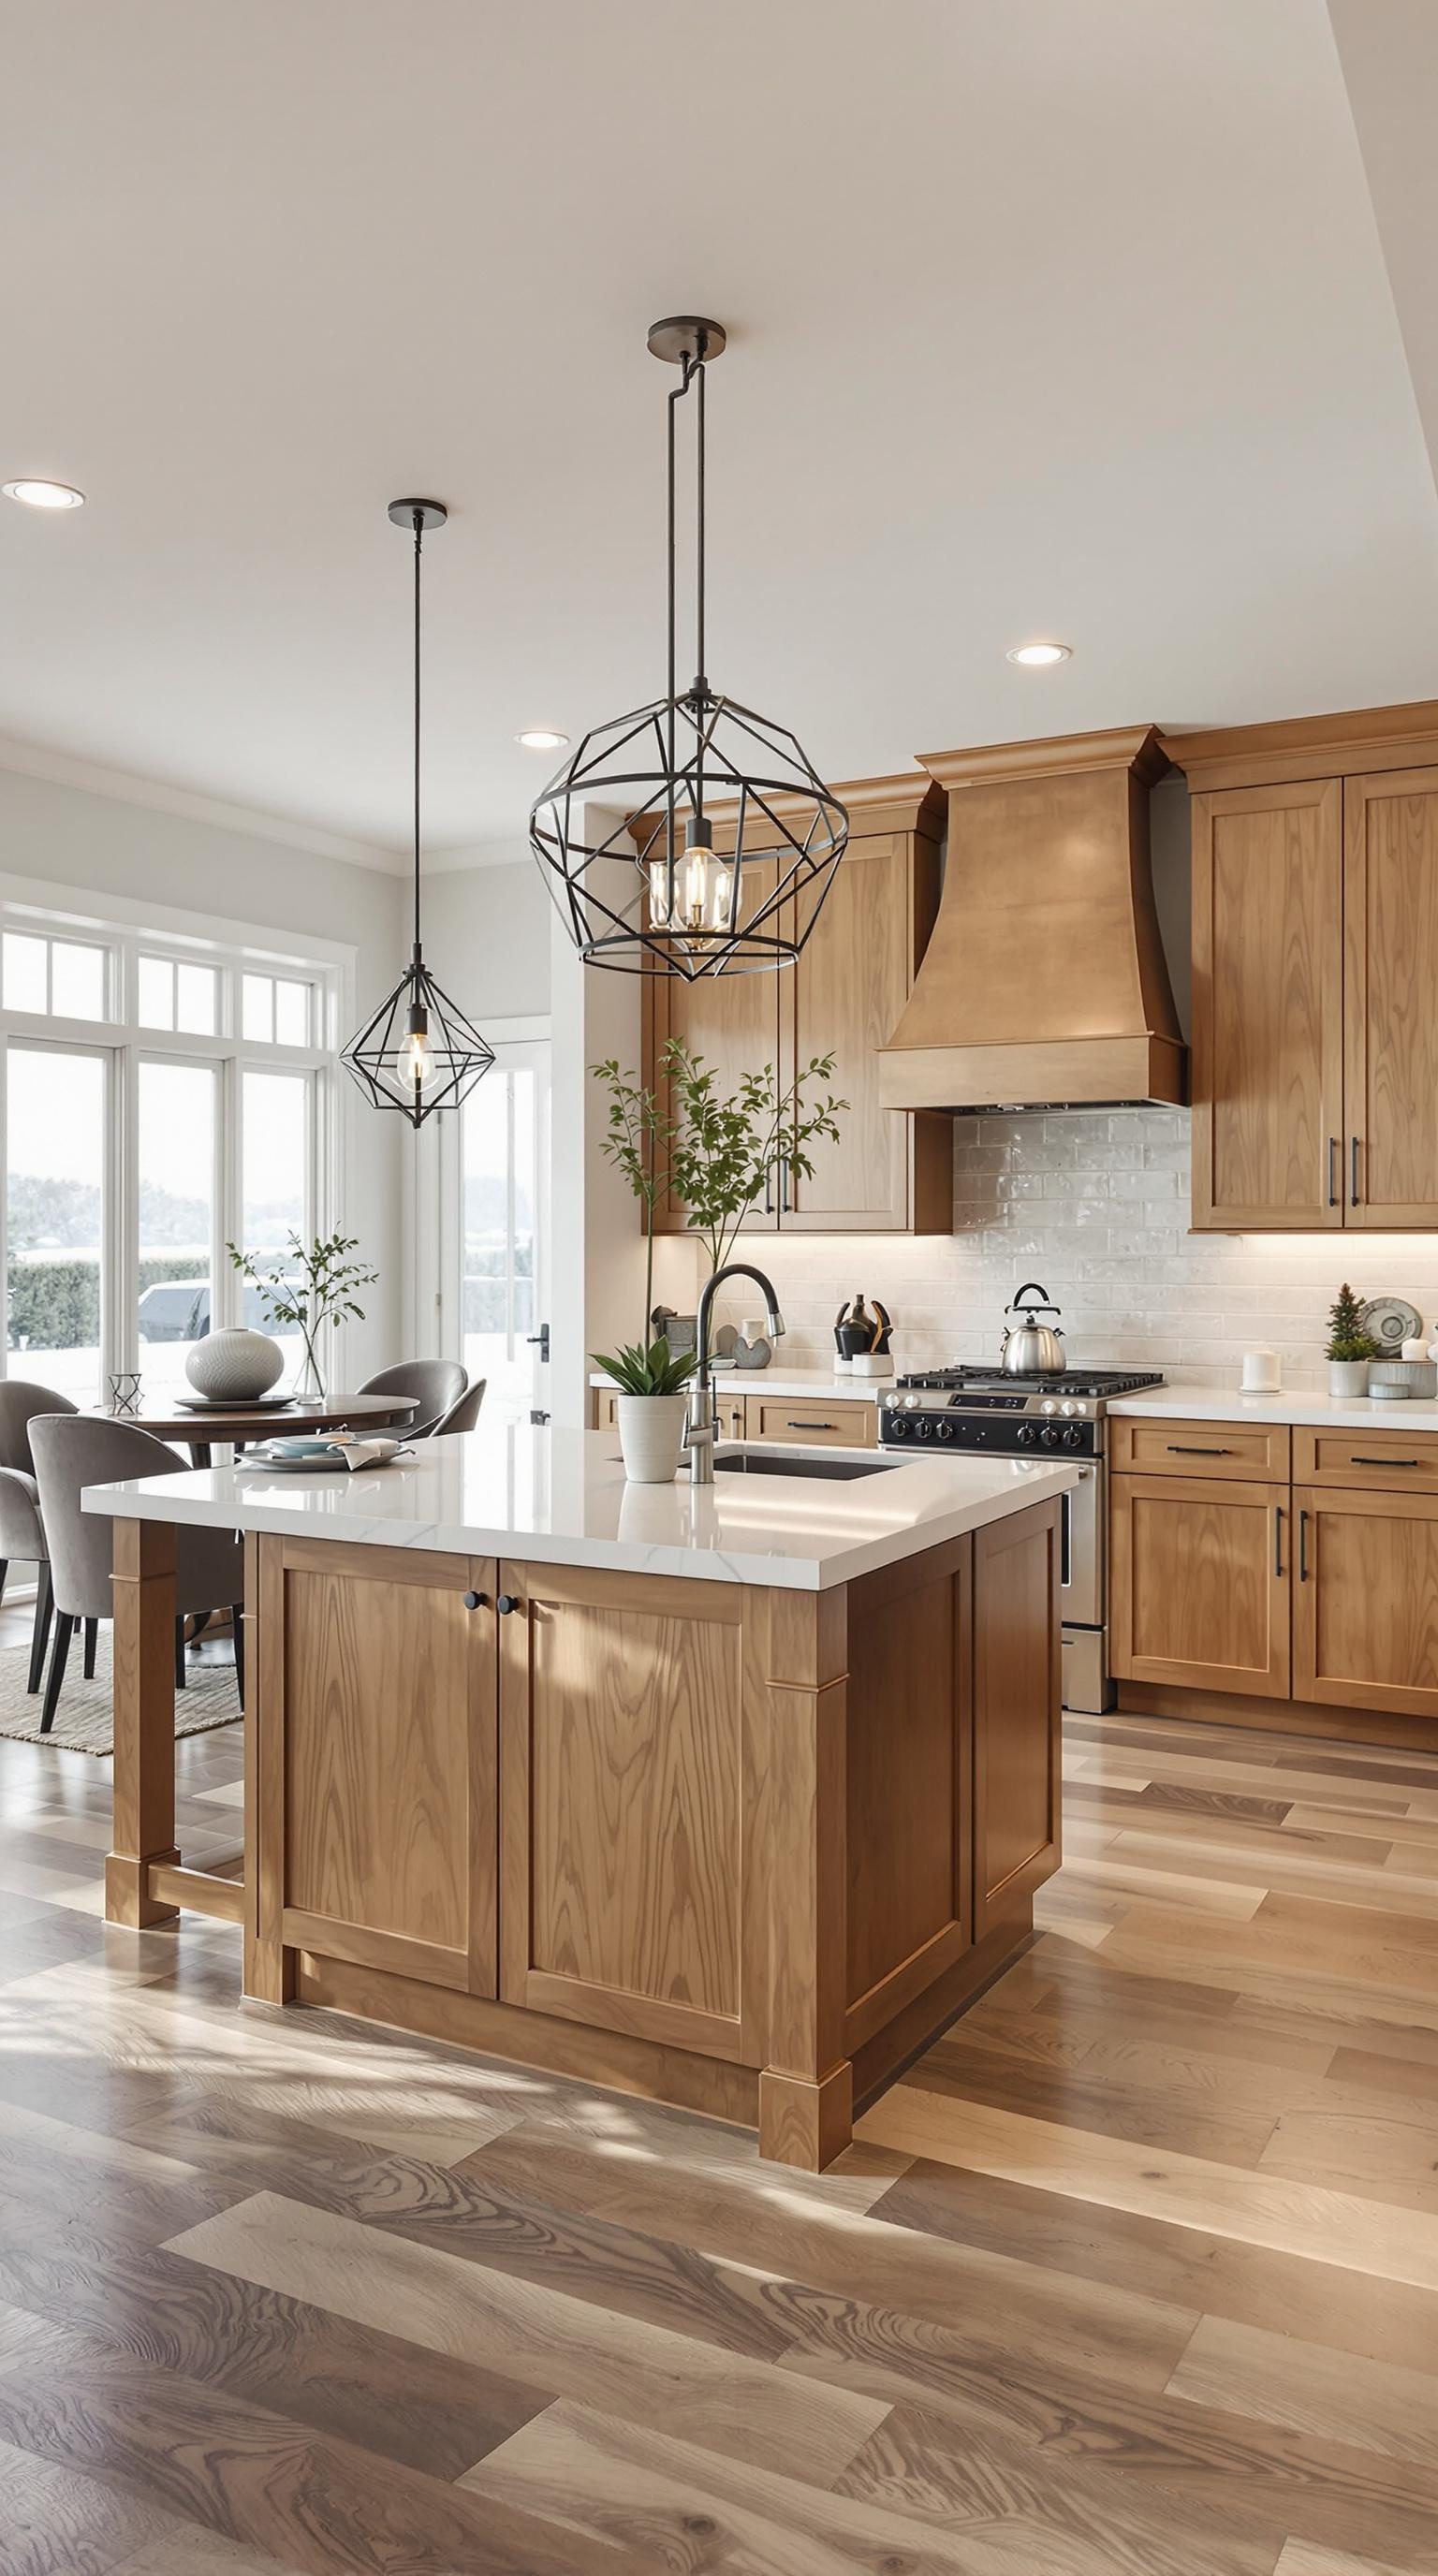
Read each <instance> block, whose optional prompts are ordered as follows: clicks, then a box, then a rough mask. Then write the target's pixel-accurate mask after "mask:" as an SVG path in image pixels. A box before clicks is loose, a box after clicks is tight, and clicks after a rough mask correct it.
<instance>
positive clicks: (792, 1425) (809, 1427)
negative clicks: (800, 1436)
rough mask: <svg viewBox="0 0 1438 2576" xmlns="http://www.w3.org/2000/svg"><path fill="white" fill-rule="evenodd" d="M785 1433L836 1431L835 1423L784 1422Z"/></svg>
mask: <svg viewBox="0 0 1438 2576" xmlns="http://www.w3.org/2000/svg"><path fill="white" fill-rule="evenodd" d="M784 1428H785V1430H786V1431H837V1430H838V1428H839V1426H838V1424H837V1422H786V1423H785V1425H784Z"/></svg>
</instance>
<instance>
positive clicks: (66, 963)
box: [0, 930, 110, 1020]
mask: <svg viewBox="0 0 1438 2576" xmlns="http://www.w3.org/2000/svg"><path fill="white" fill-rule="evenodd" d="M108 964H109V951H108V949H106V948H103V947H101V946H100V945H99V944H98V943H97V942H95V941H93V940H88V939H50V938H46V937H44V936H43V935H41V934H39V933H37V932H34V931H28V930H7V931H6V932H5V934H4V940H3V966H0V1000H3V1003H4V1007H5V1009H6V1010H7V1011H36V1012H44V1013H46V1014H47V1015H48V1016H51V1017H53V1018H56V1019H63V1020H104V1019H108V1018H109V1016H110V1014H109V1011H108V1009H107V1007H106V998H105V984H106V973H105V970H106V967H107V966H108Z"/></svg>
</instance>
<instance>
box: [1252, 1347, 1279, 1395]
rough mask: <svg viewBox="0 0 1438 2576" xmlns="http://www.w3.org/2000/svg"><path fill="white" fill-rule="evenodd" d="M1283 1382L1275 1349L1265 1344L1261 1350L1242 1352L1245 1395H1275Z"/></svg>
mask: <svg viewBox="0 0 1438 2576" xmlns="http://www.w3.org/2000/svg"><path fill="white" fill-rule="evenodd" d="M1282 1382H1283V1373H1282V1370H1281V1369H1280V1367H1279V1365H1278V1353H1277V1351H1271V1350H1269V1349H1268V1348H1267V1346H1266V1345H1265V1346H1264V1347H1263V1348H1262V1349H1261V1350H1256V1351H1245V1352H1244V1354H1243V1392H1244V1394H1245V1395H1277V1394H1278V1392H1279V1390H1280V1387H1281V1385H1282Z"/></svg>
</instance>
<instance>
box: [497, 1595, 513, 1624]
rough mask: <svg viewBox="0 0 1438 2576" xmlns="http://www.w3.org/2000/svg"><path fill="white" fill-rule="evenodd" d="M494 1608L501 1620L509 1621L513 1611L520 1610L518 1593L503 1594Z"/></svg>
mask: <svg viewBox="0 0 1438 2576" xmlns="http://www.w3.org/2000/svg"><path fill="white" fill-rule="evenodd" d="M494 1606H495V1608H496V1610H497V1611H498V1612H499V1615H500V1617H501V1619H507V1618H508V1617H509V1614H510V1612H511V1610H517V1609H518V1608H519V1595H518V1593H516V1592H501V1594H500V1596H499V1599H498V1600H497V1601H496V1603H495V1605H494Z"/></svg>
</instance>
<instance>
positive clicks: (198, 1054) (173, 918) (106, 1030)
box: [0, 874, 355, 1382]
mask: <svg viewBox="0 0 1438 2576" xmlns="http://www.w3.org/2000/svg"><path fill="white" fill-rule="evenodd" d="M0 928H3V929H6V930H14V931H20V932H24V933H28V934H30V935H32V936H39V937H42V938H52V939H64V940H81V941H84V942H86V943H87V944H98V945H101V946H103V947H105V948H106V949H108V951H109V954H110V963H109V967H108V969H107V973H106V979H105V982H106V1005H107V1008H108V1010H109V1011H110V1012H111V1013H112V1014H113V1016H111V1017H109V1018H107V1019H104V1020H71V1019H62V1018H59V1017H57V1016H55V1015H53V1014H51V1013H49V1012H46V1013H41V1012H37V1011H7V1010H5V1009H4V1008H3V1006H0V1041H3V1042H4V1043H0V1154H3V1150H4V1141H3V1140H4V1136H5V1107H6V1104H5V1097H4V1068H5V1048H6V1046H7V1045H8V1043H9V1042H10V1041H11V1040H15V1041H18V1042H21V1043H25V1044H32V1045H36V1046H42V1047H50V1048H54V1049H61V1048H66V1049H75V1050H78V1051H79V1052H82V1053H84V1054H86V1055H94V1054H97V1053H99V1054H104V1055H106V1056H108V1058H109V1063H108V1066H107V1078H106V1104H107V1110H106V1114H107V1131H108V1132H107V1137H106V1151H105V1166H104V1186H103V1193H102V1207H103V1216H104V1238H103V1239H104V1254H103V1267H102V1278H101V1290H100V1337H101V1348H100V1374H101V1379H102V1382H103V1379H104V1378H105V1377H106V1376H107V1375H108V1374H110V1373H111V1372H112V1371H114V1370H116V1369H122V1368H134V1367H135V1366H137V1364H138V1361H139V1349H138V1338H137V1337H138V1321H137V1315H136V1308H137V1305H138V1301H139V1276H138V1269H137V1266H136V1260H135V1257H134V1256H135V1251H136V1248H137V1247H138V1242H139V1173H138V1136H139V1067H140V1063H141V1060H142V1059H150V1060H153V1061H160V1060H163V1059H166V1058H174V1059H176V1060H177V1061H179V1062H181V1063H189V1064H198V1065H207V1066H211V1067H213V1068H214V1070H215V1072H216V1076H217V1102H216V1128H215V1188H214V1212H213V1228H212V1232H213V1244H212V1251H211V1281H212V1301H211V1302H212V1322H213V1323H214V1324H215V1325H216V1326H220V1325H224V1324H229V1323H238V1322H240V1321H241V1320H242V1316H243V1283H242V1281H241V1279H240V1277H239V1274H238V1272H237V1271H236V1270H235V1269H234V1268H233V1266H232V1264H231V1263H230V1261H229V1258H228V1256H227V1255H226V1252H225V1242H226V1240H227V1239H234V1240H238V1239H239V1236H240V1231H241V1224H242V1217H243V1199H242V1191H243V1161H242V1134H241V1099H242V1076H243V1074H244V1073H245V1072H246V1071H247V1070H250V1071H255V1072H264V1073H286V1072H297V1073H302V1074H304V1075H305V1076H306V1077H307V1080H308V1092H309V1122H310V1123H309V1134H308V1138H307V1144H308V1170H309V1205H308V1207H307V1210H306V1216H305V1228H306V1232H307V1233H311V1234H314V1233H330V1232H333V1231H334V1229H335V1228H336V1226H338V1225H339V1224H340V1223H341V1222H342V1218H343V1183H344V1147H345V1111H346V1106H347V1104H346V1103H345V1100H344V1098H343V1094H342V1091H341V1087H340V1080H339V1072H340V1069H339V1066H338V1063H337V1060H336V1050H337V1048H338V1046H339V1043H340V1031H341V1029H342V1028H348V1027H349V1026H350V1025H351V1023H352V1020H353V1016H354V981H355V975H354V968H355V951H354V948H353V946H351V945H350V944H348V943H346V942H342V941H337V940H329V939H322V938H319V937H316V936H311V935H310V934H309V933H305V934H303V936H299V935H296V934H286V933H283V932H278V931H275V930H273V929H266V928H262V927H259V926H257V925H255V924H252V923H247V922H241V921H231V920H223V919H217V918H215V917H214V916H212V915H208V914H203V913H189V912H182V911H180V910H177V909H175V908H173V907H169V906H162V905H154V904H142V903H138V902H136V901H134V900H133V899H132V898H130V897H126V896H121V895H98V894H95V893H93V892H89V891H86V890H85V889H82V888H76V887H68V886H57V885H53V884H51V883H49V882H48V881H46V880H44V879H37V878H27V877H17V876H11V875H6V874H0ZM142 951H143V952H144V953H145V954H146V955H148V956H168V957H171V958H173V959H174V960H175V962H176V963H178V964H184V963H191V964H196V965H207V966H212V967H214V968H215V969H216V970H217V973H218V985H217V1011H216V1020H217V1027H216V1030H215V1034H214V1035H213V1036H210V1037H207V1036H202V1035H199V1034H197V1033H196V1032H195V1031H193V1030H190V1029H153V1028H146V1027H142V1026H141V1024H140V1021H139V1016H138V1005H139V992H138V977H139V965H138V960H139V957H140V954H141V952H142ZM244 973H251V974H265V975H273V976H279V977H284V978H285V979H286V980H290V981H294V982H301V983H305V984H308V985H309V986H310V988H311V993H312V1002H311V1039H312V1041H313V1043H311V1044H310V1045H308V1046H303V1047H300V1046H289V1045H282V1044H279V1043H276V1042H274V1041H270V1042H268V1043H267V1042H265V1041H264V1040H261V1039H254V1038H251V1039H246V1038H244V1037H242V1036H241V1035H240V1018H241V1014H240V1007H239V994H240V982H239V979H240V976H241V975H242V974H244ZM7 1257H8V1246H7V1244H6V1240H5V1192H4V1191H3V1189H0V1275H3V1276H8V1266H7ZM8 1339H9V1337H8V1334H7V1335H6V1336H5V1337H4V1342H5V1344H7V1345H8ZM11 1356H12V1355H11V1354H10V1352H9V1351H8V1348H4V1347H0V1370H3V1371H5V1372H7V1373H8V1369H9V1364H10V1359H11ZM329 1356H330V1358H331V1360H332V1361H333V1360H334V1358H335V1356H336V1355H335V1354H334V1353H333V1352H332V1353H331V1354H330V1355H329Z"/></svg>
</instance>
